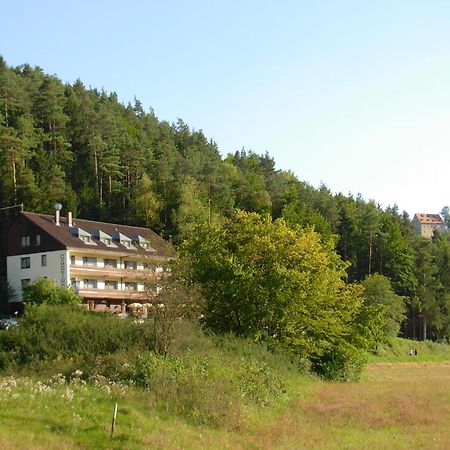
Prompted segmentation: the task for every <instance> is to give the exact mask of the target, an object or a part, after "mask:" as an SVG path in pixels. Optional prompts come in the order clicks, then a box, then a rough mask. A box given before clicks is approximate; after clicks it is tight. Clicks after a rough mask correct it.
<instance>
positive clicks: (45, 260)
mask: <svg viewBox="0 0 450 450" xmlns="http://www.w3.org/2000/svg"><path fill="white" fill-rule="evenodd" d="M46 265H47V255H41V266H42V267H44V266H46Z"/></svg>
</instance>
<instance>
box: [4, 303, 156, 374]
mask: <svg viewBox="0 0 450 450" xmlns="http://www.w3.org/2000/svg"><path fill="white" fill-rule="evenodd" d="M152 342H153V336H152V331H151V329H150V327H145V326H142V325H140V324H136V323H134V322H133V321H131V320H119V319H117V318H116V317H113V316H109V315H104V314H95V313H90V312H87V311H84V310H82V309H81V307H80V306H72V305H57V306H55V305H46V304H43V305H39V306H38V305H29V306H27V308H26V311H25V315H24V317H23V318H22V319H21V321H20V326H19V327H17V328H16V329H14V330H8V332H7V333H1V334H0V366H1V368H3V369H5V368H9V369H10V370H12V369H13V368H16V369H20V368H21V367H28V368H35V369H36V370H37V369H40V370H44V371H47V372H53V373H58V372H63V373H64V374H66V375H67V374H70V373H71V372H73V371H75V370H81V371H83V372H84V373H85V375H86V376H87V375H93V374H97V373H99V374H108V375H110V376H112V374H113V373H114V372H115V371H117V369H118V365H119V366H120V364H123V362H124V360H125V361H126V362H127V363H129V364H131V363H132V362H133V358H136V357H137V354H138V353H139V352H145V351H149V350H152V348H151V343H152ZM111 355H115V357H114V358H111Z"/></svg>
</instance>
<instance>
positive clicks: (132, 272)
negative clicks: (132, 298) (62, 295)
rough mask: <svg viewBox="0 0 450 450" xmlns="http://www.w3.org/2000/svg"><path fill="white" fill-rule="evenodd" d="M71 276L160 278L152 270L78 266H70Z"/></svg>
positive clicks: (158, 274)
mask: <svg viewBox="0 0 450 450" xmlns="http://www.w3.org/2000/svg"><path fill="white" fill-rule="evenodd" d="M70 273H71V275H77V274H78V275H82V276H85V277H89V276H92V277H100V278H115V279H117V278H128V279H134V280H136V279H140V278H143V277H145V278H148V277H152V276H155V275H156V276H158V277H159V276H160V275H161V274H160V273H155V271H153V270H150V269H119V268H117V267H97V266H80V265H78V264H71V265H70Z"/></svg>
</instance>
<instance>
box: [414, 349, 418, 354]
mask: <svg viewBox="0 0 450 450" xmlns="http://www.w3.org/2000/svg"><path fill="white" fill-rule="evenodd" d="M414 354H415V355H416V356H417V348H415V349H414Z"/></svg>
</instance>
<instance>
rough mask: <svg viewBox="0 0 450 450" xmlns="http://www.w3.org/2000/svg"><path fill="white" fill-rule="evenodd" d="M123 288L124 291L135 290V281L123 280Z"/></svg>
mask: <svg viewBox="0 0 450 450" xmlns="http://www.w3.org/2000/svg"><path fill="white" fill-rule="evenodd" d="M125 290H126V291H136V290H137V283H135V282H134V281H125Z"/></svg>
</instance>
